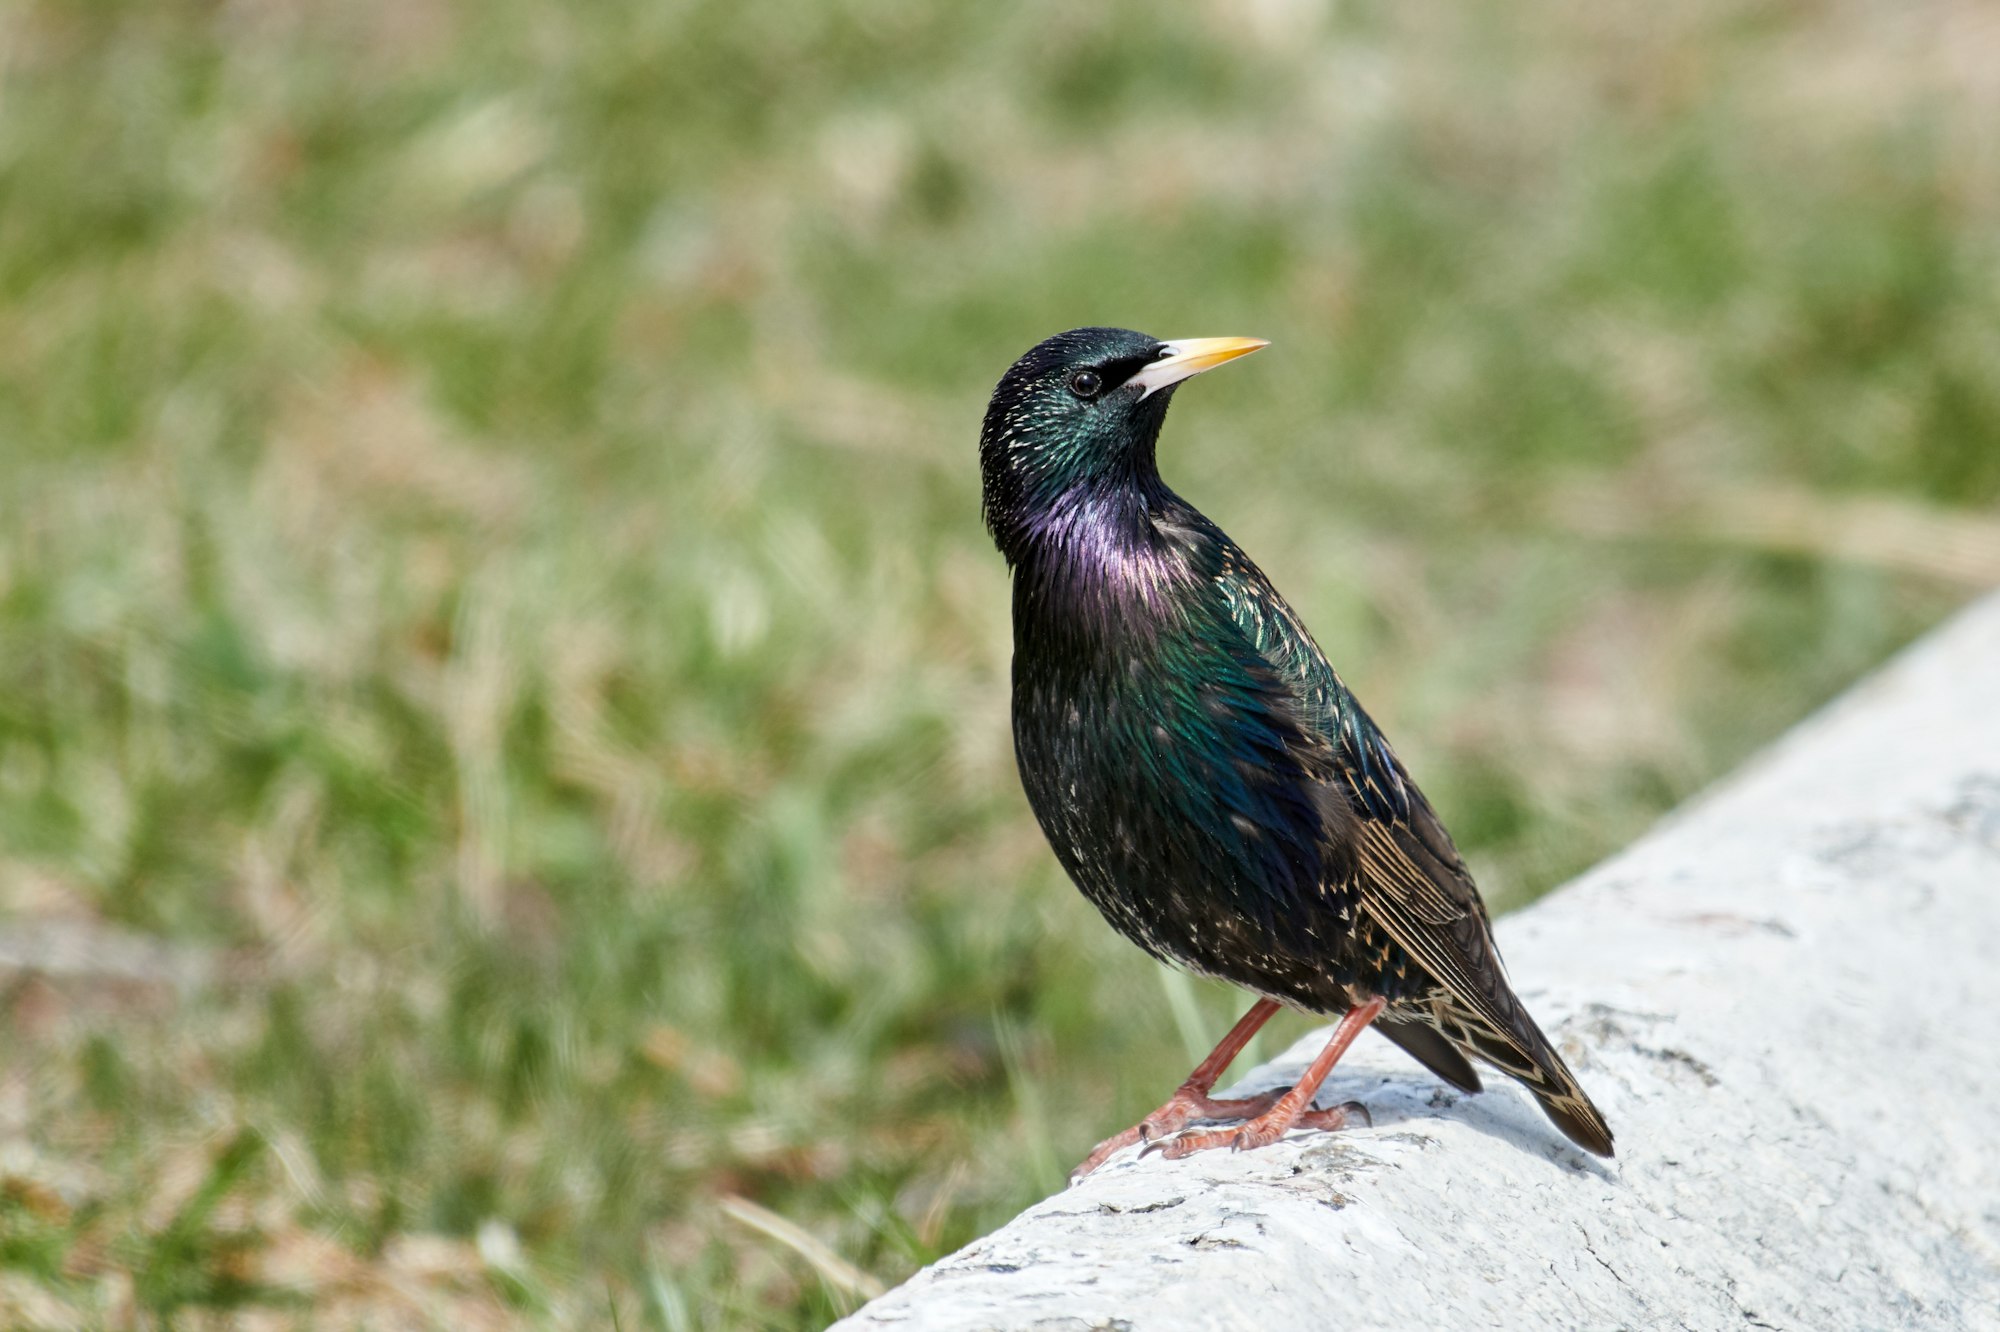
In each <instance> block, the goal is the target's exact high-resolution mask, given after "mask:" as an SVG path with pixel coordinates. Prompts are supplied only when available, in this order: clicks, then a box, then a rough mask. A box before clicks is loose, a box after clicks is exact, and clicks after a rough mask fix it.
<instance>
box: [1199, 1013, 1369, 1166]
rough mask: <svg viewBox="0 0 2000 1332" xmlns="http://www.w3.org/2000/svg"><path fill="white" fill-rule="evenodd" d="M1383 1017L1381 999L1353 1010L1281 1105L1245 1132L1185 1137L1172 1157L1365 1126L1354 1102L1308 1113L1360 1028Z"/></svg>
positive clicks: (1363, 1112)
mask: <svg viewBox="0 0 2000 1332" xmlns="http://www.w3.org/2000/svg"><path fill="white" fill-rule="evenodd" d="M1381 1012H1382V1000H1380V999H1379V998H1378V999H1370V1000H1369V1001H1368V1002H1367V1003H1365V1004H1361V1005H1359V1006H1357V1007H1354V1008H1350V1009H1348V1010H1347V1016H1346V1017H1344V1018H1342V1019H1341V1020H1340V1025H1339V1026H1337V1027H1335V1028H1334V1029H1333V1035H1332V1037H1331V1038H1329V1039H1328V1041H1327V1043H1326V1048H1325V1049H1323V1050H1321V1051H1320V1052H1319V1057H1318V1058H1317V1059H1315V1060H1313V1061H1312V1065H1311V1066H1310V1067H1309V1068H1307V1069H1306V1071H1305V1076H1304V1077H1301V1078H1300V1079H1299V1081H1298V1085H1297V1086H1295V1087H1293V1088H1292V1089H1291V1090H1290V1091H1288V1092H1286V1093H1285V1094H1284V1095H1283V1096H1280V1097H1279V1098H1278V1100H1277V1103H1276V1104H1275V1105H1273V1106H1272V1107H1271V1108H1270V1109H1269V1110H1266V1111H1265V1112H1264V1113H1263V1114H1260V1115H1258V1116H1257V1117H1256V1118H1255V1119H1253V1120H1251V1121H1250V1122H1249V1123H1247V1124H1245V1125H1244V1126H1243V1127H1241V1128H1234V1129H1216V1130H1213V1131H1211V1132H1208V1133H1183V1134H1182V1135H1181V1136H1180V1137H1178V1138H1175V1139H1174V1140H1173V1141H1172V1142H1170V1143H1168V1144H1167V1146H1166V1154H1167V1156H1168V1158H1169V1159H1176V1160H1177V1159H1179V1158H1180V1157H1183V1156H1189V1155H1192V1154H1193V1153H1195V1152H1200V1151H1206V1150H1208V1149H1209V1148H1211V1147H1234V1148H1236V1149H1237V1150H1238V1151H1247V1150H1248V1149H1250V1148H1252V1147H1262V1146H1264V1145H1266V1144H1267V1143H1273V1142H1276V1141H1277V1140H1278V1139H1280V1138H1282V1137H1284V1136H1285V1134H1286V1133H1287V1132H1289V1131H1290V1130H1292V1129H1294V1128H1297V1127H1300V1126H1304V1127H1306V1128H1318V1129H1335V1128H1340V1127H1342V1126H1343V1125H1345V1124H1348V1123H1350V1122H1352V1121H1353V1120H1354V1119H1356V1118H1359V1119H1361V1120H1363V1121H1364V1122H1365V1121H1366V1118H1367V1115H1368V1111H1367V1110H1366V1109H1365V1108H1364V1107H1362V1106H1361V1105H1360V1104H1358V1103H1355V1102H1349V1103H1348V1104H1347V1105H1341V1106H1335V1107H1334V1108H1333V1109H1331V1110H1311V1111H1308V1110H1307V1109H1306V1107H1307V1106H1309V1105H1311V1104H1312V1099H1313V1097H1314V1096H1316V1095H1318V1094H1319V1085H1320V1084H1321V1083H1322V1082H1325V1081H1326V1075H1327V1074H1328V1073H1331V1072H1332V1071H1333V1066H1334V1065H1335V1064H1337V1063H1339V1062H1340V1057H1341V1056H1342V1055H1344V1054H1346V1053H1347V1047H1348V1046H1350V1045H1352V1044H1354V1038H1355V1037H1356V1036H1359V1035H1360V1034H1361V1029H1362V1028H1363V1027H1366V1026H1367V1025H1368V1024H1369V1023H1371V1022H1373V1021H1374V1020H1375V1019H1376V1018H1377V1017H1378V1016H1379V1015H1380V1014H1381Z"/></svg>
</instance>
